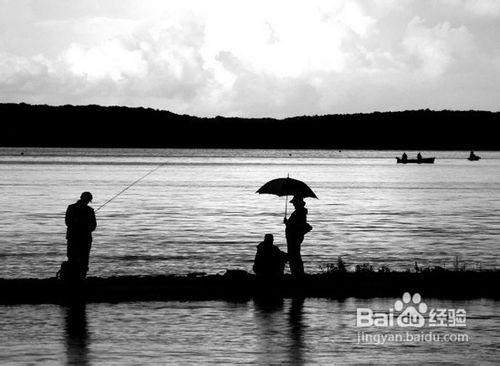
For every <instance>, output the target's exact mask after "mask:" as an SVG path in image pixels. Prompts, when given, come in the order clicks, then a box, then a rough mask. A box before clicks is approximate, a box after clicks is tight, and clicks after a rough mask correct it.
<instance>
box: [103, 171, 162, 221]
mask: <svg viewBox="0 0 500 366" xmlns="http://www.w3.org/2000/svg"><path fill="white" fill-rule="evenodd" d="M165 164H166V163H163V164H160V165H158V166H157V167H156V168H154V169H153V170H151V171H150V172H148V173H147V174H146V175H144V176H142V177H141V178H139V179H137V180H136V181H135V182H133V183H132V184H129V185H128V186H127V187H125V188H124V189H122V190H121V191H120V192H118V193H117V194H115V195H114V196H113V197H111V198H110V199H109V200H107V201H106V202H104V204H102V205H101V206H99V207H98V208H97V209H96V210H95V212H97V211H99V210H100V209H101V208H103V207H104V206H106V205H107V204H108V203H110V202H111V201H113V200H114V199H115V198H116V197H118V196H119V195H121V194H122V193H123V192H125V191H126V190H127V189H129V188H131V187H132V186H134V185H136V184H137V183H139V182H140V181H141V180H143V179H144V178H146V177H147V176H148V175H150V174H153V173H154V172H156V171H157V170H158V169H160V168H161V167H162V166H164V165H165Z"/></svg>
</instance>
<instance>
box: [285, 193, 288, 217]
mask: <svg viewBox="0 0 500 366" xmlns="http://www.w3.org/2000/svg"><path fill="white" fill-rule="evenodd" d="M287 204H288V196H285V219H286V209H287Z"/></svg>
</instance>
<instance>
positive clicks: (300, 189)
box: [256, 177, 318, 199]
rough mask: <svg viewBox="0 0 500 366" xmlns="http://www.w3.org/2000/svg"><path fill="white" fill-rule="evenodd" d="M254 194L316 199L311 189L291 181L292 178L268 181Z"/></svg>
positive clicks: (296, 181)
mask: <svg viewBox="0 0 500 366" xmlns="http://www.w3.org/2000/svg"><path fill="white" fill-rule="evenodd" d="M256 193H260V194H263V193H267V194H274V195H276V196H280V197H282V196H299V197H302V198H306V197H312V198H316V199H317V198H318V197H316V194H314V192H313V191H312V189H311V188H309V186H308V185H307V184H305V183H304V182H302V181H300V180H297V179H293V178H289V177H287V178H276V179H273V180H270V181H269V182H267V183H266V184H264V185H263V186H262V187H260V188H259V190H258V191H257V192H256Z"/></svg>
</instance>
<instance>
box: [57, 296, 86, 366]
mask: <svg viewBox="0 0 500 366" xmlns="http://www.w3.org/2000/svg"><path fill="white" fill-rule="evenodd" d="M63 311H64V331H65V334H64V335H65V341H66V364H67V365H89V360H88V353H89V351H88V343H89V331H88V327H87V311H86V305H85V304H84V303H81V304H71V305H68V306H65V307H63Z"/></svg>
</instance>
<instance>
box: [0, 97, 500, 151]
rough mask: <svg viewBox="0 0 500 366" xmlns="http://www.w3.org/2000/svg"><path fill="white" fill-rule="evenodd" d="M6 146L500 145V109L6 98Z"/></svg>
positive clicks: (0, 112) (2, 142) (1, 111)
mask: <svg viewBox="0 0 500 366" xmlns="http://www.w3.org/2000/svg"><path fill="white" fill-rule="evenodd" d="M0 116H1V118H2V123H1V125H0V126H1V127H0V146H41V147H44V146H46V147H49V146H50V147H144V148H146V147H165V148H166V147H179V148H184V147H185V148H196V147H198V148H212V147H213V148H318V149H395V150H414V149H415V150H430V149H432V150H440V149H442V150H444V149H446V150H455V149H456V150H500V139H498V137H497V135H496V133H495V132H496V131H495V127H497V126H499V125H500V112H486V111H449V110H444V111H431V110H428V109H425V110H415V111H402V112H374V113H357V114H332V115H323V116H317V115H316V116H300V117H292V118H286V119H271V118H232V117H227V118H226V117H215V118H199V117H193V116H188V115H178V114H174V113H171V112H168V111H162V110H155V109H150V108H128V107H102V106H97V105H88V106H72V105H65V106H47V105H28V104H24V103H21V104H0Z"/></svg>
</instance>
